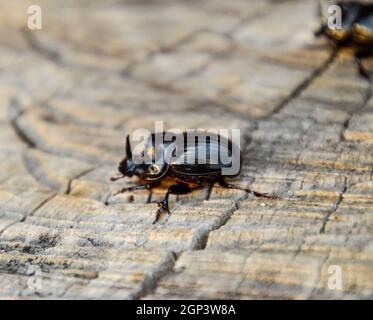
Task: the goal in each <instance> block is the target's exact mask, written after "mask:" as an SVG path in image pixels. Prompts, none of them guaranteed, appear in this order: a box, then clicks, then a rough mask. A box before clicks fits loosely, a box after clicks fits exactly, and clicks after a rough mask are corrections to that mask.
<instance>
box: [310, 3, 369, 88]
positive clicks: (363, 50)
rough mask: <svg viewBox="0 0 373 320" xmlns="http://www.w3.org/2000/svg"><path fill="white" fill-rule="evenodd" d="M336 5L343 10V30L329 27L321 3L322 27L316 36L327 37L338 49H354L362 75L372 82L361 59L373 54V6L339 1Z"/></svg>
mask: <svg viewBox="0 0 373 320" xmlns="http://www.w3.org/2000/svg"><path fill="white" fill-rule="evenodd" d="M335 5H336V6H338V7H339V8H340V9H341V15H342V17H341V22H342V25H341V28H335V27H333V28H332V27H329V26H328V19H327V17H326V16H325V15H324V13H323V8H322V5H321V3H320V2H319V16H320V19H321V27H320V29H319V30H318V31H316V32H315V35H316V36H321V35H324V36H326V37H327V38H329V39H330V40H331V41H333V42H334V43H335V45H336V48H337V49H338V48H340V47H344V46H352V47H354V48H355V49H356V51H355V59H356V62H357V64H358V67H359V73H360V75H361V76H363V77H364V78H366V79H367V80H369V82H372V81H371V78H370V75H369V72H368V71H367V70H366V69H365V67H364V66H363V65H362V63H361V59H362V58H365V57H368V56H370V55H372V53H373V4H367V3H360V2H357V1H352V2H342V1H339V2H337V3H336V4H335Z"/></svg>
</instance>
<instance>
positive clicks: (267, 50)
mask: <svg viewBox="0 0 373 320" xmlns="http://www.w3.org/2000/svg"><path fill="white" fill-rule="evenodd" d="M31 4H34V1H25V0H17V1H1V3H0V16H1V19H0V39H1V41H0V132H1V134H0V157H1V161H0V284H1V285H0V298H53V299H79V298H82V299H87V298H88V299H103V298H109V299H154V298H156V299H169V298H174V299H175V298H176V299H177V298H188V299H189V298H191V299H205V298H209V299H251V298H289V299H303V298H310V299H316V298H326V299H332V298H344V299H350V298H351V299H354V298H372V297H373V242H372V240H373V224H372V222H373V181H372V176H373V113H372V111H373V101H372V100H370V99H368V93H369V90H370V86H369V84H368V83H367V81H366V80H364V79H363V78H361V77H359V75H358V72H357V68H356V65H355V62H354V59H353V54H352V53H351V50H342V51H339V52H338V53H336V54H334V53H333V50H332V48H331V46H330V45H329V44H328V42H327V41H326V40H325V39H318V38H315V37H314V36H313V32H314V30H316V29H317V26H318V24H319V21H318V18H317V14H316V3H315V1H307V0H302V1H244V0H234V1H214V0H203V1H198V2H196V1H171V0H170V1H162V0H158V1H145V0H143V1H134V0H133V1H129V0H128V1H119V0H109V1H98V0H96V1H88V0H79V1H77V0H74V1H72V0H71V1H63V2H61V1H57V0H53V1H51V0H48V1H47V0H45V1H41V0H40V1H38V4H39V5H40V6H41V8H42V14H43V15H42V17H43V20H42V21H43V28H42V30H29V29H28V28H27V19H28V15H27V8H28V6H29V5H31ZM364 64H365V65H366V66H367V68H368V69H370V70H373V59H367V60H365V61H364ZM155 120H163V121H164V122H165V129H166V128H179V129H187V128H206V129H208V128H217V129H219V128H239V129H240V130H241V135H242V137H243V138H242V139H243V140H244V142H245V141H247V145H246V147H245V148H244V150H243V165H242V171H241V174H240V175H239V176H238V177H235V178H233V179H230V181H231V182H232V183H235V184H237V185H240V186H242V187H249V188H251V189H252V190H255V191H259V192H264V193H269V194H276V195H278V196H279V197H280V199H278V200H267V199H258V198H255V197H254V196H252V195H250V194H247V193H245V192H241V191H234V190H232V191H229V190H223V189H221V188H220V187H214V188H213V189H212V190H211V192H209V191H208V190H200V191H196V192H194V193H192V194H190V195H186V196H180V197H178V198H176V197H174V196H172V197H171V210H172V215H170V216H169V217H163V218H162V219H161V221H160V222H159V223H157V224H156V225H152V221H153V219H154V214H155V211H156V210H157V201H159V199H161V198H162V194H160V193H153V194H152V195H151V197H149V195H148V193H147V192H146V191H144V192H143V191H139V192H136V193H129V194H122V195H118V196H115V197H111V196H110V194H111V193H112V192H113V191H115V190H117V189H119V188H121V187H123V186H126V185H129V184H130V183H131V181H128V180H120V181H117V182H115V183H113V182H110V181H109V177H110V176H112V175H113V174H115V173H116V171H117V164H118V162H119V161H120V160H121V159H122V158H123V156H124V137H125V135H126V134H127V133H131V132H133V131H134V130H135V129H137V128H149V129H153V128H154V121H155ZM107 200H108V202H109V204H108V205H105V201H107ZM338 275H340V276H341V278H340V279H341V283H340V284H341V286H340V287H339V286H338V281H334V280H335V279H336V278H335V277H336V276H338ZM333 279H334V280H333Z"/></svg>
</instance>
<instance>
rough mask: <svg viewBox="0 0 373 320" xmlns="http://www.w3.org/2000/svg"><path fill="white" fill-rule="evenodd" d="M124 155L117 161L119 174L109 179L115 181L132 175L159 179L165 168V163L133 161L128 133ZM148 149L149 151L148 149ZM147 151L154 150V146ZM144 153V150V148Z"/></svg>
mask: <svg viewBox="0 0 373 320" xmlns="http://www.w3.org/2000/svg"><path fill="white" fill-rule="evenodd" d="M125 150H126V156H125V158H124V159H123V160H122V161H121V162H120V163H119V166H118V171H119V172H120V176H118V177H112V178H111V181H116V180H118V179H121V178H124V177H132V176H138V177H140V178H141V179H145V180H159V179H161V178H162V177H163V176H164V175H165V173H166V171H167V169H168V165H167V164H165V163H160V164H159V163H150V164H147V163H138V162H136V161H134V159H133V155H132V149H131V143H130V138H129V135H127V137H126V146H125ZM149 150H150V151H149ZM149 150H147V152H150V153H151V152H154V148H150V149H149ZM144 153H145V150H144Z"/></svg>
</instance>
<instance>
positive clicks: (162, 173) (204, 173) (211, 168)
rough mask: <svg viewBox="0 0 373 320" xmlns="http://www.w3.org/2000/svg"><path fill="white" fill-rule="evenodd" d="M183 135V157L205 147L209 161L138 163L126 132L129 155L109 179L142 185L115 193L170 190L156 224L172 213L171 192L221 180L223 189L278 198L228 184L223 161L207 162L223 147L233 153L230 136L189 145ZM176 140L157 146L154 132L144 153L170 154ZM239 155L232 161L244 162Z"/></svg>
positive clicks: (160, 205)
mask: <svg viewBox="0 0 373 320" xmlns="http://www.w3.org/2000/svg"><path fill="white" fill-rule="evenodd" d="M161 134H162V135H163V136H164V134H165V133H164V132H163V133H161ZM182 135H183V138H184V150H183V156H184V157H183V158H182V159H187V158H188V154H189V153H190V152H191V151H193V154H194V155H197V154H198V152H199V151H198V150H201V148H205V149H206V154H207V162H206V163H205V164H198V163H197V164H195V163H191V164H188V162H187V163H185V161H174V162H171V163H167V162H166V161H164V162H160V163H159V162H158V163H157V162H156V161H153V162H152V163H136V161H134V159H133V158H134V156H133V154H132V149H131V144H130V137H129V135H127V137H126V145H125V152H126V154H125V157H124V159H123V160H122V161H121V162H120V163H119V166H118V171H119V175H118V176H115V177H112V178H110V180H111V181H116V180H118V179H121V178H124V177H133V176H137V177H138V178H139V180H140V184H138V185H135V186H131V187H128V188H123V189H121V190H119V191H117V192H115V193H114V194H113V196H114V195H117V194H119V193H123V192H131V191H135V190H144V189H145V190H149V191H151V190H152V189H153V188H156V187H157V188H158V187H160V188H163V189H167V191H166V195H165V197H164V199H163V200H162V201H161V202H158V206H159V209H158V210H157V212H156V217H155V220H154V222H153V224H155V223H156V222H157V221H158V219H159V217H160V215H161V213H162V212H167V213H168V214H170V210H169V205H168V198H169V195H170V194H174V195H183V194H188V193H190V192H192V191H193V190H196V189H200V188H203V187H207V186H210V187H212V186H213V185H214V184H215V183H218V184H219V185H220V186H221V187H222V188H228V189H238V190H243V191H246V192H248V193H251V194H253V195H255V196H256V197H263V198H269V199H276V198H277V197H275V196H270V195H266V194H262V193H259V192H256V191H251V190H249V189H247V188H241V187H237V186H235V185H232V184H229V183H227V182H226V181H225V180H224V177H225V176H224V174H223V173H222V169H223V168H224V167H226V166H227V165H225V164H223V163H222V162H218V163H214V164H213V163H211V162H209V161H208V159H209V156H208V155H209V154H211V153H212V152H218V151H219V150H220V149H221V148H225V149H226V150H225V151H226V152H228V153H230V154H232V146H233V144H232V142H231V141H230V140H229V139H226V138H223V137H222V136H220V135H217V137H216V138H215V139H210V140H206V141H204V142H199V141H195V143H194V144H192V145H190V144H188V139H187V137H186V133H183V134H182ZM173 143H174V142H173V141H170V142H164V141H162V143H160V144H158V145H157V144H156V139H155V134H154V133H153V134H151V138H150V139H148V142H147V143H146V144H145V145H144V148H143V150H142V152H141V154H142V155H144V153H149V152H150V153H151V154H152V157H153V159H155V157H154V155H155V154H156V153H157V150H161V151H162V152H163V153H166V157H167V152H170V151H168V150H174V148H169V147H173V146H172V144H173ZM192 149H194V150H192ZM162 152H161V154H162ZM166 157H165V158H166ZM236 157H237V156H236ZM165 158H163V159H165ZM239 158H240V159H237V158H234V155H233V158H232V162H233V161H237V160H240V162H239V164H241V154H239ZM240 169H241V166H240V167H239V170H240Z"/></svg>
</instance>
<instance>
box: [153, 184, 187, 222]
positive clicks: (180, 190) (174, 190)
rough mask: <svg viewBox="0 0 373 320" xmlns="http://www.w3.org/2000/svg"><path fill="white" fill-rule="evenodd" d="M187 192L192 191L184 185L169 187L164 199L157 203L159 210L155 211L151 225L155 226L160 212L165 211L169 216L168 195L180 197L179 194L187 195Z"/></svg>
mask: <svg viewBox="0 0 373 320" xmlns="http://www.w3.org/2000/svg"><path fill="white" fill-rule="evenodd" d="M189 192H192V189H191V188H189V187H188V186H187V185H184V184H174V185H172V186H171V187H169V188H168V190H167V193H166V195H165V197H164V199H163V200H162V201H160V202H158V206H159V207H160V208H159V209H158V210H157V212H156V214H155V219H154V221H153V224H155V223H156V222H157V221H158V219H159V217H160V216H161V213H162V212H164V211H166V212H167V213H168V214H171V212H170V208H169V206H168V198H169V196H170V194H176V195H180V194H187V193H189Z"/></svg>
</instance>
